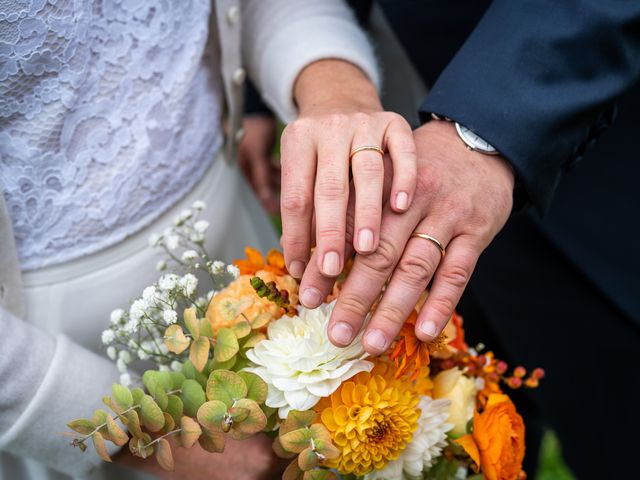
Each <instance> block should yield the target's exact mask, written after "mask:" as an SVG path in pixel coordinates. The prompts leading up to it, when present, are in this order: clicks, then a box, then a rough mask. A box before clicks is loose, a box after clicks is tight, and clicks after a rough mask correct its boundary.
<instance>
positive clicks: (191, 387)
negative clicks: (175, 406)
mask: <svg viewBox="0 0 640 480" xmlns="http://www.w3.org/2000/svg"><path fill="white" fill-rule="evenodd" d="M181 398H182V402H183V404H184V411H185V413H186V414H187V415H189V416H190V417H195V416H196V415H197V414H198V409H199V408H200V406H201V405H202V404H203V403H204V402H205V401H206V397H205V394H204V390H203V389H202V387H201V386H200V384H199V383H198V382H196V381H195V380H191V379H187V380H185V381H184V383H183V384H182V394H181Z"/></svg>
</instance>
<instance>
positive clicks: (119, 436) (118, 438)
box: [107, 415, 129, 447]
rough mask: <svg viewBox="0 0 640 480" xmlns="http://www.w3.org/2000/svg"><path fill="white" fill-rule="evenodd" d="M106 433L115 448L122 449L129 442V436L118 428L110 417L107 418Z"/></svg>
mask: <svg viewBox="0 0 640 480" xmlns="http://www.w3.org/2000/svg"><path fill="white" fill-rule="evenodd" d="M107 431H108V432H109V436H110V437H111V441H112V442H113V443H115V444H116V445H117V446H119V447H122V446H123V445H125V444H126V443H127V442H128V441H129V435H127V434H126V433H125V431H124V430H123V429H122V428H120V426H119V425H118V424H117V423H116V422H115V421H114V420H113V417H111V415H108V416H107Z"/></svg>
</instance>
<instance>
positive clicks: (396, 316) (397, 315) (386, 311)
mask: <svg viewBox="0 0 640 480" xmlns="http://www.w3.org/2000/svg"><path fill="white" fill-rule="evenodd" d="M376 316H377V317H380V319H382V320H383V322H384V323H386V324H390V325H391V328H389V327H387V329H388V330H400V328H401V327H402V325H403V324H404V322H405V320H406V319H407V315H406V314H405V312H403V311H402V309H401V308H399V307H398V306H397V305H396V304H394V303H386V304H382V305H380V306H379V307H378V309H377V310H376Z"/></svg>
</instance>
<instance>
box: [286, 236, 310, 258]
mask: <svg viewBox="0 0 640 480" xmlns="http://www.w3.org/2000/svg"><path fill="white" fill-rule="evenodd" d="M280 243H281V244H282V247H283V248H284V250H286V251H287V253H288V254H290V255H292V257H296V258H297V257H298V256H301V257H304V256H306V255H308V252H309V240H308V239H307V238H306V237H302V236H297V235H295V236H294V235H283V236H282V240H281V242H280Z"/></svg>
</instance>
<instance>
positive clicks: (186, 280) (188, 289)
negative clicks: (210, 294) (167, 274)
mask: <svg viewBox="0 0 640 480" xmlns="http://www.w3.org/2000/svg"><path fill="white" fill-rule="evenodd" d="M180 286H181V287H182V288H183V290H184V294H185V295H186V296H187V297H190V296H191V295H193V294H194V293H195V291H196V288H198V279H197V278H196V276H195V275H193V274H191V273H187V274H186V275H185V276H184V277H182V278H181V279H180Z"/></svg>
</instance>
